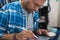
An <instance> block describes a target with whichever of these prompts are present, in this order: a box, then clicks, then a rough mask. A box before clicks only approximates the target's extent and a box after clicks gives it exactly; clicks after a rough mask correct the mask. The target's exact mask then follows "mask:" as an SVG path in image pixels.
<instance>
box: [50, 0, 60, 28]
mask: <svg viewBox="0 0 60 40" xmlns="http://www.w3.org/2000/svg"><path fill="white" fill-rule="evenodd" d="M50 6H51V12H50V13H49V25H50V26H54V27H56V26H57V25H58V10H59V2H58V1H56V0H50Z"/></svg>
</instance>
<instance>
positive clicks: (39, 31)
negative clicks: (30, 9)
mask: <svg viewBox="0 0 60 40" xmlns="http://www.w3.org/2000/svg"><path fill="white" fill-rule="evenodd" d="M37 33H38V34H42V35H43V34H44V35H46V36H48V31H47V30H45V29H39V30H37Z"/></svg>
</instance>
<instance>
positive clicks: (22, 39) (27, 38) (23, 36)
mask: <svg viewBox="0 0 60 40" xmlns="http://www.w3.org/2000/svg"><path fill="white" fill-rule="evenodd" d="M16 39H17V40H35V39H36V37H35V36H34V34H33V32H32V31H28V30H24V31H22V32H21V33H17V35H16Z"/></svg>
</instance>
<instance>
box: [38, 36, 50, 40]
mask: <svg viewBox="0 0 60 40" xmlns="http://www.w3.org/2000/svg"><path fill="white" fill-rule="evenodd" d="M38 40H49V37H45V36H38Z"/></svg>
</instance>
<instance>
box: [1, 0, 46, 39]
mask: <svg viewBox="0 0 60 40" xmlns="http://www.w3.org/2000/svg"><path fill="white" fill-rule="evenodd" d="M44 2H45V0H20V1H16V2H13V3H10V4H7V5H5V6H4V7H2V8H1V10H2V11H0V38H2V39H4V40H5V39H10V40H11V39H14V40H15V39H17V40H31V39H32V40H35V39H36V37H35V35H34V33H33V32H32V31H34V32H36V33H37V34H45V35H47V31H46V30H44V29H39V28H38V18H39V16H38V15H39V14H38V11H37V10H38V9H39V8H40V7H41V6H42V5H43V4H44ZM34 11H35V12H34Z"/></svg>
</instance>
